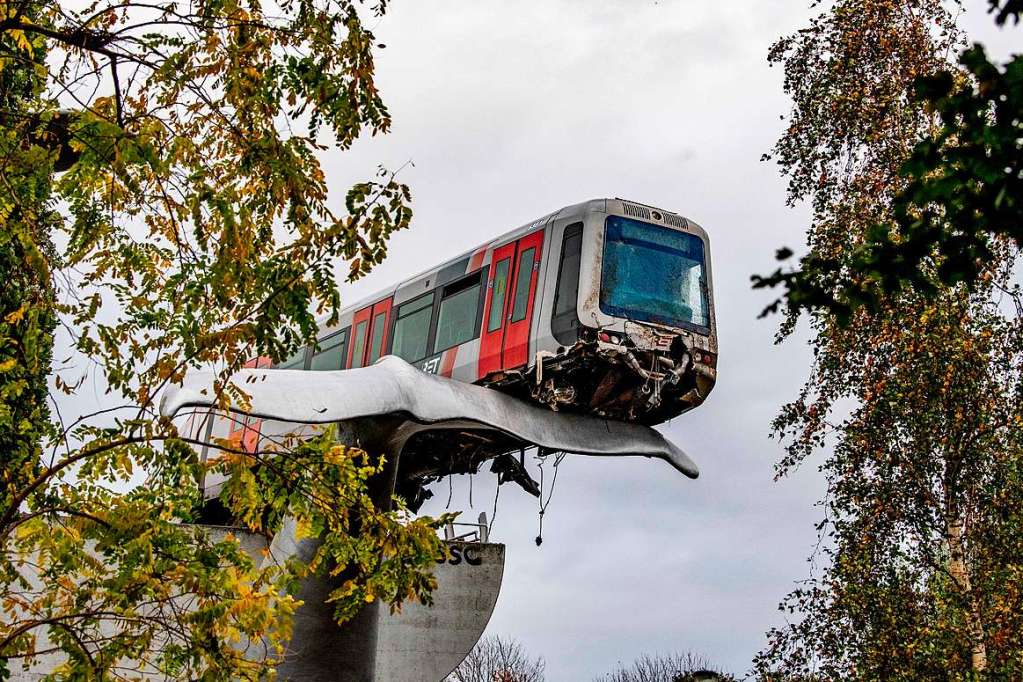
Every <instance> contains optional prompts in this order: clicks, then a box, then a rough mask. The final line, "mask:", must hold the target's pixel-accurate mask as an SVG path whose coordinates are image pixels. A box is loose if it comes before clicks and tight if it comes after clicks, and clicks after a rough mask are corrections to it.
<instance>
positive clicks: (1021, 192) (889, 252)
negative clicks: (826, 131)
mask: <svg viewBox="0 0 1023 682" xmlns="http://www.w3.org/2000/svg"><path fill="white" fill-rule="evenodd" d="M991 10H992V12H994V14H995V20H996V21H997V23H998V24H999V25H1000V26H1001V25H1004V24H1005V23H1006V22H1008V21H1010V20H1011V21H1014V22H1016V23H1018V22H1019V16H1020V13H1021V12H1023V6H1021V5H1020V3H1019V2H1016V0H1008V2H999V0H991ZM959 62H960V65H961V66H962V71H953V70H951V69H946V70H942V71H940V72H937V73H933V74H923V75H920V76H919V78H918V79H917V80H916V82H915V84H914V89H913V91H912V97H913V98H914V99H915V101H916V102H918V103H919V104H920V105H921V106H922V107H925V108H926V109H927V110H928V111H931V112H934V114H935V115H936V116H937V117H938V123H937V125H935V126H934V127H933V129H931V130H930V131H928V133H927V134H926V135H925V136H924V138H923V139H922V140H920V141H919V142H918V143H917V144H916V146H915V147H914V149H913V150H912V153H911V154H910V155H909V156H908V158H906V159H905V161H904V162H903V164H902V166H901V168H900V170H899V173H900V175H901V177H902V179H903V180H904V186H903V187H902V189H901V191H900V193H899V194H898V196H897V197H896V198H895V200H894V202H893V210H892V215H891V218H890V220H889V221H886V222H879V223H877V224H876V225H875V226H873V227H872V228H871V229H870V231H869V232H868V233H867V234H866V235H865V236H864V238H863V240H862V242H861V243H859V244H858V245H857V246H856V248H855V249H851V250H848V251H846V252H843V253H842V254H841V257H836V255H835V254H821V253H810V254H808V255H807V256H805V257H803V258H801V259H800V262H799V266H798V267H797V268H796V269H793V270H782V269H779V270H777V271H775V272H774V273H773V274H771V275H768V276H759V275H758V276H754V277H753V282H754V288H766V287H776V286H783V287H784V288H785V290H786V291H785V295H784V302H785V305H786V306H787V307H788V308H790V309H791V310H799V309H822V310H827V311H830V312H833V313H835V314H836V315H838V316H839V318H840V319H841V320H848V319H849V316H850V315H851V313H852V312H853V311H854V310H855V309H856V308H858V307H860V306H866V307H867V308H869V309H871V310H875V311H876V310H877V309H878V308H879V306H880V301H881V299H882V298H883V297H884V295H885V294H889V293H893V292H897V291H899V290H901V289H903V288H911V289H915V290H917V291H920V292H923V293H926V294H928V295H934V294H935V293H936V292H937V291H938V289H939V288H940V287H942V286H947V285H951V284H955V283H957V282H964V283H966V284H968V285H970V286H973V285H974V284H975V283H976V282H977V281H978V279H981V278H984V277H985V276H986V275H985V274H984V272H985V269H986V268H987V267H988V266H989V264H990V263H992V262H993V261H994V260H996V259H997V257H996V251H997V250H998V249H999V248H1000V247H1001V246H1003V245H1005V244H1007V243H1008V244H1013V245H1015V247H1017V248H1018V247H1019V246H1020V245H1023V201H1021V199H1020V197H1021V196H1023V142H1021V140H1023V56H1014V57H1013V58H1012V59H1011V60H1010V61H1009V62H1008V63H1006V64H1005V65H1003V66H998V65H996V64H993V63H992V62H991V61H990V60H989V59H988V57H987V55H986V53H985V51H984V48H983V46H982V45H980V44H975V45H973V46H972V47H970V48H969V49H966V50H964V51H963V52H962V54H961V56H960V59H959ZM791 256H792V251H791V250H789V249H781V250H780V251H779V252H778V258H779V260H787V259H788V258H790V257H791ZM782 302H783V301H782V299H778V300H776V301H775V302H774V303H772V304H771V305H770V306H769V307H768V308H767V309H766V310H765V311H764V312H765V313H767V312H772V311H776V310H777V309H778V308H779V306H781V305H782Z"/></svg>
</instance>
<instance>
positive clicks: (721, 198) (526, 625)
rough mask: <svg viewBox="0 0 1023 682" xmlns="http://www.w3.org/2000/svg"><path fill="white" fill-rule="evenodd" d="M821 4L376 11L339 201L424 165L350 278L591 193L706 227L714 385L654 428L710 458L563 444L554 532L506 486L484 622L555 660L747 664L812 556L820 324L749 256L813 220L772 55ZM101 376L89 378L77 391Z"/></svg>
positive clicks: (515, 5) (330, 167)
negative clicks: (806, 325) (791, 408)
mask: <svg viewBox="0 0 1023 682" xmlns="http://www.w3.org/2000/svg"><path fill="white" fill-rule="evenodd" d="M966 3H967V7H968V8H969V9H970V10H971V12H970V13H968V14H967V15H966V16H964V17H963V18H962V20H961V23H962V24H963V25H965V26H967V27H968V28H969V29H970V31H971V35H973V36H974V37H977V38H981V39H983V40H984V41H985V42H987V43H989V44H992V45H994V46H996V48H997V49H995V50H993V52H994V53H995V54H1005V52H1006V51H1007V49H1008V46H1009V45H1010V44H1011V42H1012V41H1011V40H1010V37H1011V36H1012V33H1011V31H1010V33H1009V36H1006V35H997V34H995V32H994V30H993V28H992V26H991V22H990V20H989V19H988V18H987V17H986V16H985V15H984V13H983V9H984V7H986V4H987V2H986V0H966ZM808 4H809V3H808V0H800V1H789V0H786V1H784V2H782V1H771V0H760V1H759V2H749V1H748V2H731V3H708V2H693V1H691V0H690V1H687V2H683V1H681V0H661V1H660V2H656V1H654V0H618V1H610V0H559V1H557V2H550V1H548V2H538V1H536V2H530V3H526V2H519V1H513V0H448V1H447V2H440V1H438V0H398V1H396V2H393V3H392V4H391V5H390V11H389V13H388V15H387V16H386V17H385V18H384V19H382V20H381V21H380V22H379V23H378V24H377V25H376V27H375V30H376V33H377V37H378V39H379V40H380V41H381V42H383V43H385V44H386V45H387V48H386V49H384V50H382V51H381V52H380V53H379V58H378V83H379V85H380V86H381V88H382V90H383V94H384V97H385V100H386V102H387V104H388V106H389V107H390V110H391V112H392V114H393V117H394V127H393V131H392V132H391V134H389V135H386V136H381V137H377V138H372V139H367V140H365V141H361V142H359V143H358V144H357V145H356V146H355V148H354V149H353V150H351V151H350V152H346V153H341V152H336V151H335V152H331V153H328V154H327V155H326V156H325V165H326V171H327V177H328V179H329V181H330V183H331V185H332V187H333V189H334V191H335V192H336V196H335V197H334V200H335V201H336V202H337V204H338V205H339V206H340V205H341V203H342V200H343V196H344V192H345V191H346V189H347V188H348V187H350V186H351V184H352V183H353V182H356V181H360V180H363V179H366V178H369V177H371V176H372V174H373V172H374V170H375V168H376V166H377V164H384V165H385V166H387V167H389V168H391V169H396V168H399V167H401V166H403V165H405V164H406V162H409V161H411V162H412V164H414V165H410V166H407V167H406V168H405V169H404V170H403V171H402V173H401V175H400V179H401V180H402V181H403V182H405V183H407V184H409V185H410V186H411V188H412V192H413V199H414V210H415V218H414V221H413V226H412V228H411V229H410V230H408V231H405V232H403V233H399V234H397V235H396V236H395V237H394V238H393V239H392V240H391V249H390V256H389V257H388V259H387V260H386V262H385V263H383V264H382V265H381V266H379V267H378V268H377V269H376V270H375V271H374V272H373V273H372V274H371V275H370V276H369V277H367V278H366V279H365V280H363V281H361V282H359V283H358V284H357V285H354V286H351V287H348V288H347V289H346V290H345V291H344V292H343V293H344V296H345V297H346V300H347V301H354V300H356V299H357V298H361V297H362V296H365V295H369V294H371V293H372V292H374V291H376V290H378V289H382V288H384V287H386V286H388V285H391V284H393V283H395V282H396V281H398V280H400V279H402V278H403V277H406V276H408V275H409V274H411V273H414V272H419V271H421V270H423V269H425V268H427V267H430V266H433V265H435V264H437V263H440V262H442V261H444V260H446V259H447V258H450V257H452V256H455V255H457V254H459V253H462V252H464V251H466V250H468V249H470V248H472V247H474V246H477V245H479V244H481V243H483V242H485V241H488V240H490V239H492V238H493V237H496V236H498V235H500V234H502V233H504V232H507V231H509V230H511V229H513V228H515V227H517V226H519V225H522V224H523V223H526V222H528V221H530V220H532V219H535V218H538V217H541V216H543V215H546V214H548V213H550V212H552V211H554V210H556V209H558V208H560V207H562V206H566V205H569V204H574V203H577V202H580V201H583V200H586V199H590V198H596V197H614V196H618V197H623V198H629V199H633V200H635V201H639V202H642V203H646V204H652V205H655V206H660V207H662V208H665V209H669V210H673V211H677V212H679V213H681V214H682V215H685V216H687V217H689V218H692V219H693V220H695V221H697V222H698V223H700V224H701V225H702V226H703V227H705V228H706V229H707V231H708V232H709V234H710V239H711V253H712V257H713V267H714V272H713V277H714V288H715V290H714V295H715V300H716V305H717V318H718V333H719V340H720V358H719V364H718V373H719V374H718V377H719V378H718V384H717V387H716V388H715V390H714V392H713V393H712V394H711V396H710V397H709V399H708V400H707V402H706V403H705V404H704V405H703V406H701V407H700V408H698V409H697V410H695V411H693V412H691V413H689V414H687V415H684V416H682V417H680V418H678V419H675V420H674V421H673V422H671V423H670V424H667V425H664V426H663V427H661V430H662V431H663V432H664V434H665V435H666V436H667V437H668V438H669V439H671V440H672V441H673V442H675V443H676V444H678V445H679V446H680V447H682V448H683V449H684V450H686V451H687V452H688V453H689V454H690V455H691V456H692V457H693V459H695V460H696V462H697V463H698V464H699V466H700V469H701V472H702V473H701V476H700V478H699V479H698V480H696V481H692V480H689V479H687V478H684V477H683V476H681V475H680V474H678V473H676V472H675V471H674V470H673V469H671V468H670V467H669V466H668V465H667V464H665V463H663V462H660V461H655V460H645V459H622V460H618V461H615V460H611V459H593V458H583V457H568V458H566V460H565V461H564V463H563V465H562V468H561V472H560V475H559V476H558V482H557V488H556V490H555V492H554V496H553V499H552V501H551V503H550V506H549V508H548V511H547V514H546V516H545V521H544V543H543V545H542V546H541V547H539V548H538V547H537V546H536V545H535V544H534V538H535V537H536V535H537V506H536V500H535V499H534V498H532V497H530V496H528V495H527V494H526V493H524V492H522V491H521V490H520V489H519V488H517V487H515V486H507V487H505V488H504V489H503V490H502V493H501V498H500V502H499V506H498V511H497V518H496V523H495V526H494V535H493V539H494V540H496V541H498V542H503V543H506V544H507V564H506V570H505V579H504V586H503V588H502V592H501V596H500V598H499V600H498V603H497V608H496V611H495V613H494V616H493V619H492V621H491V624H490V628H489V632H491V633H493V634H501V635H507V636H512V637H515V638H517V639H518V640H520V641H521V642H522V643H523V644H524V645H525V646H526V648H527V649H528V650H529V652H530V653H532V654H533V655H540V656H543V657H544V658H545V659H546V661H547V671H548V676H547V678H548V680H552V681H555V682H560V681H563V680H564V681H574V680H589V679H591V678H592V677H594V676H596V675H599V674H601V673H604V672H607V671H609V670H610V669H612V668H613V667H614V666H615V664H616V663H617V662H619V661H621V662H624V663H628V662H630V661H631V660H633V659H634V658H635V657H637V656H639V655H641V654H644V653H670V652H683V651H692V652H694V653H697V654H700V655H703V656H705V657H706V658H707V659H708V661H709V662H710V663H711V665H713V666H715V667H719V668H724V669H725V670H727V671H731V672H734V673H740V674H741V673H744V672H746V671H747V670H748V669H749V664H750V661H751V658H752V657H753V655H754V654H755V653H756V652H757V651H758V650H759V649H760V648H761V647H762V645H763V643H764V632H765V631H766V630H767V629H768V628H769V627H770V626H771V625H773V624H776V623H778V622H779V615H778V613H777V611H776V605H777V603H778V601H779V600H780V599H781V598H782V597H783V596H784V595H785V594H786V593H787V592H788V591H789V590H791V589H792V588H793V587H794V584H795V581H797V580H799V579H801V578H804V577H805V576H806V574H807V570H808V567H807V563H806V558H807V556H808V554H809V553H810V551H811V549H812V547H813V545H814V542H815V539H816V538H815V534H814V531H813V523H814V522H815V521H816V520H817V519H818V518H819V510H817V509H815V508H814V507H813V503H814V501H815V500H817V499H819V498H820V496H821V492H822V485H821V481H820V479H819V476H818V475H817V473H816V471H815V469H814V467H809V468H808V469H807V470H806V471H802V472H800V473H799V474H797V475H796V476H794V477H792V478H790V479H787V480H784V481H781V482H777V483H775V482H773V480H772V479H773V464H774V462H775V461H776V460H777V459H778V458H779V454H780V448H779V445H778V444H777V443H776V442H775V441H772V440H770V439H769V438H768V431H769V422H770V420H771V418H772V417H773V416H774V415H775V413H776V412H777V410H778V408H779V407H780V405H782V403H784V402H785V401H787V400H789V399H791V398H792V397H793V396H795V395H796V392H797V391H798V389H799V387H800V385H801V382H802V381H803V379H804V378H805V375H806V371H807V366H808V363H809V351H808V349H807V347H806V345H805V335H803V336H800V335H799V334H797V336H796V338H794V339H791V340H789V341H788V342H786V343H785V344H783V345H782V346H775V345H773V342H772V339H773V336H774V331H775V328H776V325H777V320H776V319H775V320H758V319H757V313H758V312H759V311H760V310H761V308H762V307H763V306H764V304H765V303H767V302H768V301H769V300H770V296H769V295H765V294H762V293H754V292H752V291H751V290H750V288H749V276H750V274H751V273H753V272H766V271H768V270H769V269H771V268H772V267H773V265H774V263H773V258H772V254H773V253H774V250H775V249H776V248H777V247H779V246H781V245H788V246H792V247H795V248H796V249H797V250H798V248H799V246H800V244H801V243H802V235H803V232H804V230H805V227H806V212H805V210H803V209H799V208H797V209H789V208H786V207H785V196H784V189H785V184H784V181H783V180H782V179H780V178H779V177H778V174H777V171H776V169H775V167H774V166H773V165H770V164H766V163H762V162H760V160H759V159H760V156H761V154H763V153H764V152H765V151H767V150H768V149H769V148H770V146H771V144H772V142H773V141H774V139H775V138H776V137H777V136H778V134H779V132H780V131H781V129H782V127H783V125H784V124H783V122H782V121H780V120H779V116H780V115H781V114H783V113H785V112H786V111H787V108H788V104H787V101H786V99H785V98H784V96H783V95H782V93H781V72H780V70H779V69H770V68H768V66H767V64H766V61H765V55H766V53H767V49H768V46H769V45H770V43H771V42H772V41H773V40H774V39H775V38H777V37H778V36H781V35H783V34H786V33H789V32H791V31H793V30H796V29H798V28H800V27H802V26H804V25H805V24H806V23H807V21H808V19H809V16H810V10H809V8H808V6H807V5H808ZM344 270H345V271H346V270H347V268H344ZM61 343H65V342H64V341H62V342H61ZM65 345H66V343H65ZM58 356H60V357H62V355H60V353H58ZM94 384H95V382H94ZM105 399H106V398H104V396H103V395H102V390H101V387H99V386H95V385H94V390H93V391H92V396H91V397H90V396H87V395H83V396H78V397H76V398H74V399H73V401H77V402H72V404H68V405H66V406H65V412H66V413H67V414H70V413H72V412H74V411H75V409H74V408H80V409H79V410H77V411H78V412H82V411H91V409H94V408H95V405H94V403H102V401H103V400H105ZM81 403H89V404H88V406H87V407H85V408H81ZM533 472H534V476H535V477H536V478H538V479H539V475H538V474H537V473H536V470H535V466H534V467H533ZM549 481H550V478H549V475H548V476H547V477H546V480H545V482H546V483H548V487H547V488H545V496H546V494H547V493H549ZM452 485H453V495H452V502H451V508H452V509H464V510H466V512H467V513H466V515H465V516H466V517H468V518H467V519H466V520H469V519H474V518H475V517H476V515H477V514H478V513H479V511H482V510H485V511H486V512H487V514H488V516H489V515H491V514H492V509H493V503H494V480H493V475H492V474H489V473H482V474H481V475H478V476H476V477H475V480H474V481H473V495H472V498H471V503H472V505H471V508H470V496H469V479H468V477H454V479H453V481H452ZM435 493H436V497H435V498H434V500H432V501H431V502H430V503H429V504H428V505H426V507H425V509H424V511H425V512H426V513H439V512H441V511H443V510H444V508H445V503H446V502H447V499H448V488H447V486H446V485H440V486H438V487H437V488H436V489H435Z"/></svg>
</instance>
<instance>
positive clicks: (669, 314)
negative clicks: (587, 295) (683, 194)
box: [600, 216, 710, 333]
mask: <svg viewBox="0 0 1023 682" xmlns="http://www.w3.org/2000/svg"><path fill="white" fill-rule="evenodd" d="M706 278H707V272H706V259H705V256H704V249H703V240H701V239H700V238H699V237H697V236H696V235H693V234H689V233H687V232H682V231H680V230H673V229H671V228H667V227H659V226H657V225H651V224H649V223H643V222H639V221H638V220H631V219H629V218H623V217H620V216H610V217H609V218H608V219H607V223H606V226H605V231H604V261H603V265H602V266H601V278H600V309H601V310H602V311H603V312H604V313H606V314H608V315H613V316H615V317H623V318H626V319H630V320H643V321H647V322H656V323H658V324H664V325H668V326H671V327H680V328H683V329H692V330H696V331H700V332H703V333H708V332H709V331H710V313H709V310H708V308H709V306H708V301H707V279H706Z"/></svg>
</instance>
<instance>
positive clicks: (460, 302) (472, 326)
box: [434, 272, 483, 353]
mask: <svg viewBox="0 0 1023 682" xmlns="http://www.w3.org/2000/svg"><path fill="white" fill-rule="evenodd" d="M482 281H483V280H482V273H481V272H477V273H476V274H475V276H472V277H466V278H465V279H463V280H461V281H458V282H455V283H453V284H449V285H448V286H446V287H444V294H443V298H442V299H441V302H440V310H439V312H438V313H437V337H436V340H435V341H434V349H435V350H434V352H436V353H439V352H440V351H442V350H447V349H448V348H451V347H452V346H457V345H458V344H460V343H465V342H466V341H469V340H471V339H473V338H475V336H476V334H477V333H478V330H477V328H476V321H477V319H478V318H479V309H480V286H481V282H482Z"/></svg>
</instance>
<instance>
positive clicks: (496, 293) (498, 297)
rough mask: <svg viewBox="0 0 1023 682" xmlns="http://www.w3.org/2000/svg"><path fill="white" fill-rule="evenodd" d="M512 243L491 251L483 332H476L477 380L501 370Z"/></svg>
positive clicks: (484, 304) (484, 305)
mask: <svg viewBox="0 0 1023 682" xmlns="http://www.w3.org/2000/svg"><path fill="white" fill-rule="evenodd" d="M514 261H515V242H512V243H510V244H505V245H504V246H499V247H497V248H496V249H494V257H493V258H491V259H490V262H491V266H490V278H489V279H488V281H487V295H486V297H485V298H484V301H483V310H484V314H483V330H482V331H481V332H480V359H479V377H480V378H481V379H482V378H483V377H485V376H487V375H488V374H490V373H491V372H496V371H497V370H499V369H501V368H502V367H503V364H502V362H501V353H502V351H503V349H504V330H505V326H506V325H505V318H506V317H507V316H508V292H509V291H510V290H511V276H512V265H513V263H514Z"/></svg>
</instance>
